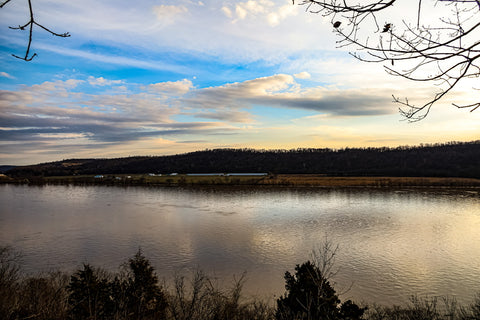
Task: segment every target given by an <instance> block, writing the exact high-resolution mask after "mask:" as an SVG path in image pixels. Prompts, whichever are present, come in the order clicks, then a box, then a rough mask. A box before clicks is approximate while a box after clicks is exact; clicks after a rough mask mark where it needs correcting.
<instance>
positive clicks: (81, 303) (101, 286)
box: [67, 264, 113, 320]
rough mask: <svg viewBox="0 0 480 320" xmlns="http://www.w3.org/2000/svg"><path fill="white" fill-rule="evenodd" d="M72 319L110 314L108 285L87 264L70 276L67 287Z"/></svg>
mask: <svg viewBox="0 0 480 320" xmlns="http://www.w3.org/2000/svg"><path fill="white" fill-rule="evenodd" d="M67 289H68V292H69V296H68V304H69V305H70V310H69V311H70V316H71V318H72V319H79V320H80V319H89V318H92V319H109V318H110V317H111V316H112V313H113V312H112V302H111V299H110V286H109V282H108V280H107V279H106V278H104V277H101V276H100V275H99V272H98V271H96V270H94V269H93V268H92V267H91V266H90V265H89V264H84V265H83V269H82V270H78V271H77V272H76V273H75V274H74V275H72V276H71V279H70V284H69V285H68V287H67Z"/></svg>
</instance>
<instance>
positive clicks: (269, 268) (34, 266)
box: [0, 185, 480, 304]
mask: <svg viewBox="0 0 480 320" xmlns="http://www.w3.org/2000/svg"><path fill="white" fill-rule="evenodd" d="M479 192H480V190H478V189H477V190H449V189H446V188H444V189H438V188H437V189H388V190H382V189H367V188H350V189H325V188H245V187H244V188H236V187H229V188H225V187H224V188H164V187H125V188H121V187H109V186H53V185H47V186H26V185H18V186H17V185H0V245H10V246H12V247H14V248H15V249H17V250H19V251H21V252H22V254H23V258H22V264H23V268H24V270H25V271H26V272H27V273H35V272H43V271H50V270H63V271H69V272H71V271H73V270H75V269H76V268H78V267H80V266H81V265H82V263H87V262H88V263H91V264H93V265H95V266H98V267H103V268H106V269H109V270H118V268H119V266H120V265H121V264H122V263H123V262H125V261H126V260H127V259H128V258H129V257H131V256H133V255H134V254H135V253H136V251H137V250H138V249H139V248H141V249H142V251H143V252H144V254H145V256H147V258H149V259H150V261H151V262H152V264H153V265H154V266H155V268H156V270H157V273H158V275H159V276H160V277H161V278H165V279H167V282H168V281H169V279H170V280H171V279H172V278H173V275H174V274H175V273H178V272H181V273H182V272H185V273H188V272H190V270H193V269H195V268H199V269H202V270H204V271H205V272H207V273H208V274H210V275H211V276H212V277H213V278H217V279H218V280H219V283H220V284H221V285H229V284H231V283H232V282H233V279H234V277H237V278H238V277H239V276H240V275H241V274H243V273H244V272H246V283H245V286H244V293H245V294H247V295H249V296H258V297H262V298H267V299H272V298H274V296H277V297H278V296H279V295H281V294H282V293H283V292H284V281H283V275H284V273H285V271H287V270H290V271H293V270H294V267H295V265H296V264H300V263H302V262H304V261H306V260H307V259H309V258H310V257H311V252H312V250H315V248H318V246H319V245H320V244H321V243H322V242H324V241H325V239H326V238H327V239H328V240H329V241H330V242H331V243H333V244H334V245H338V246H339V248H338V251H337V255H336V262H335V266H336V267H338V273H337V275H336V276H335V278H334V279H333V281H334V283H335V289H336V290H337V291H338V292H340V293H342V295H341V298H342V300H343V299H354V300H355V301H358V302H361V301H363V302H370V303H371V302H376V303H382V304H393V303H396V304H398V303H405V302H406V301H408V299H409V297H410V296H411V295H414V294H416V295H418V296H420V297H425V296H429V297H432V296H437V295H442V296H446V295H448V296H451V297H453V296H454V297H455V298H456V299H457V300H458V301H459V302H470V301H471V300H472V298H473V297H474V295H475V293H477V292H480V232H479V231H480V193H479Z"/></svg>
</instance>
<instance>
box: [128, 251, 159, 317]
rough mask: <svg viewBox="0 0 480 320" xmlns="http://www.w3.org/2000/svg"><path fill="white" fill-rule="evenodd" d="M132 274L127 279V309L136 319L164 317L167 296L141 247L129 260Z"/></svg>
mask: <svg viewBox="0 0 480 320" xmlns="http://www.w3.org/2000/svg"><path fill="white" fill-rule="evenodd" d="M128 265H129V268H130V274H129V276H128V279H127V285H126V296H127V299H126V300H127V309H128V311H129V314H133V318H134V319H145V318H149V317H154V318H156V317H163V316H164V312H165V308H166V298H165V294H164V293H163V291H162V288H161V287H160V286H159V285H158V277H157V275H156V274H155V270H154V268H153V267H152V266H151V264H150V261H149V260H148V259H147V258H145V256H144V255H143V254H142V251H141V250H140V249H139V250H138V252H137V253H136V254H135V256H134V257H133V258H131V259H129V261H128Z"/></svg>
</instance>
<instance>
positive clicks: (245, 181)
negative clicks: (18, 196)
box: [4, 174, 480, 187]
mask: <svg viewBox="0 0 480 320" xmlns="http://www.w3.org/2000/svg"><path fill="white" fill-rule="evenodd" d="M4 182H7V183H8V182H11V183H30V184H95V185H164V186H195V185H199V186H200V185H258V186H290V187H480V179H473V178H443V177H331V176H325V175H320V174H278V175H275V174H273V175H230V176H229V175H211V174H210V175H209V174H205V175H184V174H175V175H151V174H150V175H149V174H131V175H128V174H108V175H78V176H55V177H42V178H31V179H22V180H18V181H15V180H10V181H4Z"/></svg>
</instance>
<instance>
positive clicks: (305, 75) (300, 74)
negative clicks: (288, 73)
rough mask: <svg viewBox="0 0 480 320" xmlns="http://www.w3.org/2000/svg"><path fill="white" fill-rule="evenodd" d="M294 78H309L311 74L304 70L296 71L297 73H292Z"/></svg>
mask: <svg viewBox="0 0 480 320" xmlns="http://www.w3.org/2000/svg"><path fill="white" fill-rule="evenodd" d="M293 76H294V77H295V78H297V79H310V78H311V77H312V76H311V75H310V73H308V72H306V71H303V72H300V73H297V74H294V75H293Z"/></svg>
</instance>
